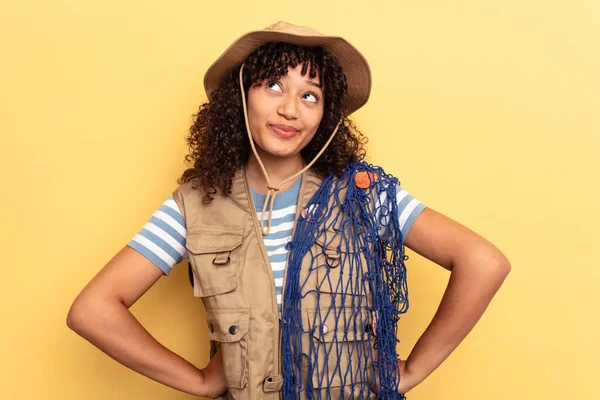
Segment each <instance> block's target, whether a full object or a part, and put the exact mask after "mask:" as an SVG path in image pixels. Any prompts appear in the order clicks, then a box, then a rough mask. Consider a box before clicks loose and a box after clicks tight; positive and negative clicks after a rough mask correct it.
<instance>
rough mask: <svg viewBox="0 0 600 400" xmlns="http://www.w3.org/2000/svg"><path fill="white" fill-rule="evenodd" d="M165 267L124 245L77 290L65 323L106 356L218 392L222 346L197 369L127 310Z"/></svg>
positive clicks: (171, 382) (197, 389)
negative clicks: (160, 267) (208, 361)
mask: <svg viewBox="0 0 600 400" xmlns="http://www.w3.org/2000/svg"><path fill="white" fill-rule="evenodd" d="M162 275H163V272H162V271H161V270H160V269H158V268H157V267H156V266H154V264H152V262H150V261H149V260H148V259H147V258H146V257H144V256H142V255H141V254H140V253H138V252H137V251H135V250H133V249H132V248H130V247H128V246H125V247H124V248H123V249H122V250H121V251H119V253H117V254H116V255H115V257H113V259H112V260H110V261H109V263H108V264H107V265H106V266H105V267H104V268H103V269H102V270H101V271H100V272H99V273H98V274H97V275H96V276H95V277H94V279H92V281H91V282H90V283H89V284H88V285H87V286H86V287H85V288H84V289H83V290H82V291H81V293H80V294H79V295H78V296H77V298H76V299H75V301H74V302H73V305H72V306H71V309H70V310H69V314H68V316H67V325H68V326H69V328H71V329H72V330H74V331H75V332H77V333H78V334H79V335H81V336H82V337H83V338H85V339H87V340H88V341H90V342H91V343H92V344H93V345H95V346H96V347H98V348H99V349H100V350H102V351H103V352H104V353H106V354H108V355H109V356H110V357H112V358H113V359H115V360H116V361H118V362H120V363H121V364H123V365H125V366H126V367H129V368H131V369H132V370H134V371H137V372H139V373H140V374H143V375H145V376H147V377H148V378H150V379H153V380H155V381H157V382H160V383H163V384H165V385H167V386H170V387H172V388H174V389H178V390H181V391H183V392H186V393H189V394H193V395H196V396H206V397H217V396H218V395H220V394H222V393H224V392H225V391H226V390H227V387H226V385H225V377H224V373H223V366H222V360H221V355H220V352H219V353H217V354H216V355H215V357H213V359H212V360H211V361H210V363H209V364H208V365H207V367H206V368H204V369H198V368H196V367H195V366H194V365H192V364H190V363H189V362H187V361H186V360H184V359H183V358H181V357H180V356H178V355H177V354H175V353H173V352H172V351H170V350H169V349H167V348H166V347H164V346H163V345H161V344H160V343H158V342H157V341H156V339H154V338H153V337H152V336H151V335H150V333H148V331H147V330H146V329H144V327H143V326H142V325H141V324H140V323H139V322H138V321H137V319H135V317H134V316H133V314H131V312H130V311H129V307H131V306H132V305H133V304H134V303H135V302H136V301H137V300H138V299H139V298H140V297H141V296H142V294H144V293H145V292H146V291H147V290H148V289H149V288H150V287H151V286H152V285H153V284H154V283H156V281H158V279H159V278H160V277H161V276H162Z"/></svg>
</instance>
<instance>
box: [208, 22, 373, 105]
mask: <svg viewBox="0 0 600 400" xmlns="http://www.w3.org/2000/svg"><path fill="white" fill-rule="evenodd" d="M268 42H287V43H293V44H297V45H301V46H323V47H325V48H327V49H328V50H329V51H330V52H331V53H332V54H333V55H334V56H335V57H336V58H337V60H338V62H339V64H340V66H341V67H342V71H343V72H344V74H345V75H346V80H347V82H348V94H347V96H346V100H345V103H344V105H345V106H346V109H347V114H348V115H350V114H352V113H353V112H354V111H356V110H358V109H359V108H361V107H362V106H363V105H365V103H366V102H367V101H368V100H369V95H370V94H371V70H370V68H369V64H368V63H367V60H366V58H365V57H364V56H363V55H362V54H361V53H360V52H359V51H358V50H357V49H356V48H355V47H354V46H353V45H351V44H350V43H349V42H348V41H347V40H345V39H344V38H342V37H339V36H327V35H323V34H322V33H320V32H319V31H317V30H316V29H313V28H309V27H305V26H298V25H293V24H290V23H288V22H285V21H279V22H277V23H276V24H273V25H271V26H268V27H266V28H265V29H263V30H259V31H251V32H248V33H246V34H244V35H242V36H240V37H239V38H238V39H237V40H236V41H235V42H233V44H231V45H230V46H229V47H228V48H227V50H225V52H224V53H223V54H222V55H221V56H220V57H219V58H218V59H217V60H216V61H215V62H214V63H213V64H212V65H211V66H210V67H209V68H208V70H207V71H206V75H205V76H204V89H205V90H206V94H207V96H208V99H209V101H210V100H211V94H212V92H213V91H214V90H215V89H216V88H217V87H218V86H219V85H220V84H221V82H222V81H223V79H224V78H225V77H226V76H227V75H228V74H229V73H230V72H231V70H232V69H233V68H235V67H239V66H240V65H241V64H242V63H243V62H244V60H245V59H246V57H248V56H249V55H250V53H252V52H253V51H254V50H256V49H257V48H258V47H260V46H261V45H263V44H265V43H268Z"/></svg>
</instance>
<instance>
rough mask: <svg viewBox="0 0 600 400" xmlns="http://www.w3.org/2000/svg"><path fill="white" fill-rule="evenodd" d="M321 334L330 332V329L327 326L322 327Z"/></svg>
mask: <svg viewBox="0 0 600 400" xmlns="http://www.w3.org/2000/svg"><path fill="white" fill-rule="evenodd" d="M321 332H323V333H324V334H325V333H327V332H329V328H328V327H327V325H322V326H321Z"/></svg>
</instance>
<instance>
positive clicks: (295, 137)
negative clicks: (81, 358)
mask: <svg viewBox="0 0 600 400" xmlns="http://www.w3.org/2000/svg"><path fill="white" fill-rule="evenodd" d="M205 88H206V90H207V94H208V98H209V102H208V103H206V104H203V105H202V106H201V107H200V110H199V112H198V113H197V115H196V116H195V117H196V118H195V121H194V124H193V126H192V127H191V129H190V136H189V138H188V144H189V146H190V149H191V152H190V154H189V155H188V156H187V160H188V161H192V162H193V167H192V168H190V169H188V170H187V171H185V172H184V174H183V176H182V178H181V179H180V182H179V183H180V186H179V187H178V188H177V189H176V190H175V192H174V193H173V195H172V196H170V197H169V199H167V201H165V203H164V204H163V205H161V206H160V208H159V209H158V210H157V211H156V213H155V214H154V215H153V216H152V218H151V219H150V220H149V221H148V223H147V224H146V225H145V226H144V228H143V229H142V231H140V232H139V233H138V234H137V235H135V237H134V238H133V239H132V240H131V241H130V242H129V243H128V245H127V246H125V247H124V248H123V249H122V250H121V251H120V252H119V253H117V254H116V255H115V257H114V258H113V259H112V260H111V261H110V262H109V263H108V264H107V265H106V266H105V267H104V268H103V269H102V270H101V271H100V272H99V273H98V275H97V276H96V277H94V279H93V280H92V281H91V282H90V283H89V284H88V285H87V286H86V287H85V288H84V289H83V290H82V292H81V293H80V294H79V296H78V297H77V299H76V300H75V302H74V303H73V305H72V307H71V310H70V311H69V315H68V318H67V324H68V325H69V327H71V329H73V330H75V331H76V332H77V333H79V334H80V335H81V336H83V337H84V338H86V339H87V340H89V341H90V342H91V343H93V344H94V345H95V346H97V347H98V348H100V349H101V350H102V351H104V352H105V353H107V354H108V355H109V356H111V357H113V358H114V359H116V360H117V361H119V362H121V363H122V364H124V365H125V366H127V367H129V368H131V369H133V370H135V371H138V372H139V373H141V374H143V375H145V376H147V377H149V378H151V379H154V380H156V381H158V382H161V383H163V384H165V385H168V386H170V387H173V388H175V389H178V390H181V391H184V392H187V393H191V394H194V395H199V396H207V397H218V396H221V395H225V396H226V397H227V398H232V399H279V398H282V397H283V398H285V399H292V398H382V399H390V398H398V399H401V398H404V394H405V393H407V392H408V391H409V390H411V389H412V388H413V387H415V386H416V385H418V384H419V383H420V382H422V381H423V380H424V379H425V378H426V377H427V376H428V375H429V374H430V373H431V372H432V371H433V370H435V369H436V368H437V367H438V366H439V365H440V364H441V363H442V362H443V361H444V360H445V359H446V357H448V355H449V354H450V353H451V352H452V351H453V350H454V349H455V348H456V346H458V344H459V343H460V342H461V341H462V339H463V338H464V337H465V336H466V335H467V334H468V332H469V331H470V330H471V329H472V328H473V326H474V325H475V323H476V322H477V321H478V320H479V318H480V317H481V315H482V314H483V312H484V310H485V309H486V307H487V305H488V304H489V302H490V301H491V299H492V297H493V295H494V294H495V293H496V291H497V290H498V289H499V287H500V285H501V284H502V282H503V280H504V278H505V277H506V275H507V274H508V272H509V270H510V264H509V262H508V260H507V259H506V257H505V256H504V255H503V254H502V253H501V252H500V251H499V250H498V249H497V248H496V247H494V246H493V245H492V244H491V243H489V242H488V241H487V240H485V239H484V238H482V237H481V236H479V235H477V234H476V233H474V232H472V231H471V230H469V229H468V228H466V227H464V226H462V225H461V224H459V223H457V222H455V221H453V220H451V219H450V218H448V217H445V216H444V215H442V214H440V213H438V212H436V211H434V210H432V209H431V208H429V207H426V206H425V205H424V204H423V203H421V202H419V201H418V200H417V199H415V198H414V197H413V196H411V195H410V194H409V193H407V192H406V191H405V190H404V189H402V188H401V186H400V185H399V182H398V180H397V179H396V178H394V177H393V176H391V175H388V174H386V173H385V172H384V171H383V169H381V168H379V167H375V166H373V165H370V164H367V163H365V162H364V157H365V151H364V149H363V144H364V142H365V141H366V139H365V138H364V137H363V135H362V134H361V133H360V132H358V130H357V129H356V128H355V126H354V125H353V124H352V122H351V121H350V119H349V118H348V116H349V115H350V114H351V113H352V112H354V111H356V110H357V109H358V108H360V107H361V106H362V105H364V104H365V103H366V102H367V100H368V98H369V93H370V88H371V75H370V70H369V67H368V64H367V62H366V60H365V59H364V57H363V56H362V55H361V54H360V52H358V50H356V49H355V48H354V47H353V46H352V45H350V44H349V43H348V42H347V41H346V40H344V39H342V38H340V37H334V36H325V35H322V34H320V33H319V32H317V31H315V30H314V29H311V28H307V27H299V26H295V25H292V24H288V23H285V22H282V21H281V22H278V23H277V24H274V25H272V26H269V27H267V28H265V29H264V30H260V31H253V32H249V33H247V34H245V35H243V36H242V37H240V38H239V39H238V40H237V41H236V42H234V43H233V44H232V45H231V46H230V47H229V48H228V49H227V50H226V51H225V53H223V55H222V56H221V57H220V58H219V59H218V60H217V61H215V63H214V64H213V65H212V66H211V67H210V68H209V70H208V71H207V73H206V76H205ZM404 246H406V247H408V248H410V249H412V250H413V251H415V252H417V253H419V254H421V255H423V256H424V257H426V258H428V259H429V260H431V261H433V262H435V263H436V264H438V265H440V266H442V267H443V268H446V269H448V270H449V271H451V275H450V280H449V284H448V288H447V290H446V292H445V294H444V296H443V299H442V302H441V304H440V306H439V309H438V311H437V313H436V315H435V316H434V318H433V320H432V322H431V324H430V325H429V326H428V328H427V329H426V330H425V332H424V333H423V335H422V336H421V337H420V339H419V340H418V342H417V343H416V345H415V347H414V349H413V350H412V351H411V353H410V355H409V357H408V358H407V359H406V360H400V359H399V358H398V356H397V354H396V348H395V347H396V324H397V321H398V319H399V316H400V314H402V313H403V312H405V311H406V309H407V306H408V300H407V292H406V279H405V268H404V258H405V257H404V252H403V249H404ZM184 258H187V259H189V262H190V265H191V271H192V272H193V275H192V277H193V284H194V294H195V295H196V296H198V297H201V298H202V300H203V302H204V304H205V306H206V310H207V326H208V329H209V336H210V339H211V345H212V346H211V350H212V351H211V356H212V358H211V360H210V362H209V363H208V365H207V366H206V367H205V368H203V369H198V368H196V367H195V366H193V365H192V364H190V363H188V362H187V361H185V360H184V359H182V358H181V357H179V356H178V355H176V354H174V353H173V352H171V351H169V350H168V349H166V348H164V347H163V346H161V345H160V344H159V343H158V342H157V341H156V340H155V339H154V338H153V337H152V336H151V335H150V334H149V333H148V332H147V331H146V330H145V329H144V328H143V327H142V326H141V325H140V324H139V322H138V321H137V320H136V319H135V318H134V317H133V315H132V314H131V313H130V312H129V310H128V309H129V307H130V306H131V305H132V304H133V303H134V302H135V301H136V300H137V299H138V298H139V297H140V296H142V295H143V294H144V293H145V292H146V291H147V290H148V289H149V288H150V287H151V286H152V285H153V284H154V283H155V282H156V281H157V280H158V279H159V278H160V277H161V276H162V275H167V274H169V272H170V270H171V269H172V268H173V267H174V266H175V265H176V264H178V263H180V262H181V261H182V260H183V259H184Z"/></svg>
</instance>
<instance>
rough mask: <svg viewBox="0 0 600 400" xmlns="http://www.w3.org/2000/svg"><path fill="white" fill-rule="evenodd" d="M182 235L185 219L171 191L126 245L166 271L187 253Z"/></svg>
mask: <svg viewBox="0 0 600 400" xmlns="http://www.w3.org/2000/svg"><path fill="white" fill-rule="evenodd" d="M186 236H187V229H186V227H185V220H184V218H183V215H181V212H180V210H179V207H178V206H177V203H176V202H175V200H174V199H173V195H171V196H169V198H168V199H167V200H166V201H165V202H164V203H162V204H161V205H160V207H159V208H158V210H156V211H155V212H154V214H152V217H150V219H149V220H148V222H146V224H145V225H144V227H143V228H142V230H141V231H139V232H138V233H137V234H136V235H135V236H134V237H133V238H132V239H131V240H130V241H129V243H127V245H128V246H129V247H131V248H133V249H134V250H136V251H137V252H139V253H140V254H142V255H143V256H144V257H146V258H147V259H149V260H150V261H152V263H153V264H154V265H156V266H157V267H158V268H160V270H161V271H162V272H163V274H164V275H169V273H170V272H171V270H172V269H173V267H175V265H177V264H179V263H180V262H181V261H182V260H183V258H184V257H186V256H187V250H186V248H185V240H186Z"/></svg>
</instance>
